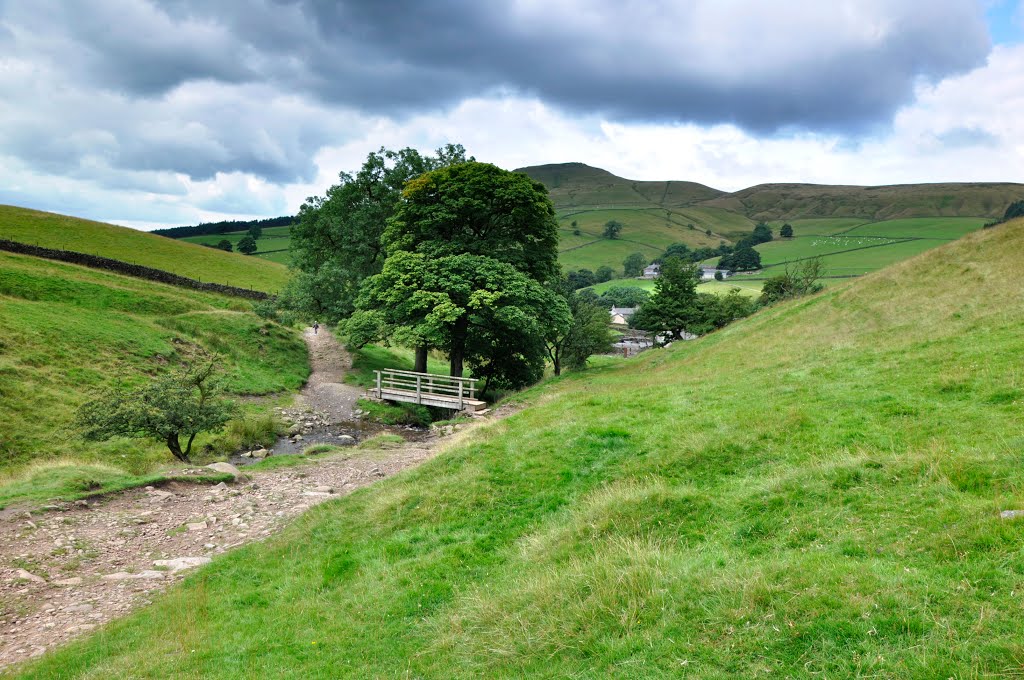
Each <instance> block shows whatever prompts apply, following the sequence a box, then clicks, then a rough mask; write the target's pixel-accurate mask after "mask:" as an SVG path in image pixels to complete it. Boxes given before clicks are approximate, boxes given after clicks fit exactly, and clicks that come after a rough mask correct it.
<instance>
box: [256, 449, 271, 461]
mask: <svg viewBox="0 0 1024 680" xmlns="http://www.w3.org/2000/svg"><path fill="white" fill-rule="evenodd" d="M269 455H270V451H267V450H266V449H256V450H255V451H253V452H252V457H253V458H255V459H256V460H263V459H264V458H266V457H267V456H269Z"/></svg>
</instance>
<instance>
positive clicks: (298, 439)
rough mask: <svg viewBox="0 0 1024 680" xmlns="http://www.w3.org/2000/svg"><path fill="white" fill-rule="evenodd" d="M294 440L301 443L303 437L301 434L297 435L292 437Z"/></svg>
mask: <svg viewBox="0 0 1024 680" xmlns="http://www.w3.org/2000/svg"><path fill="white" fill-rule="evenodd" d="M292 439H294V440H295V441H297V442H301V441H302V435H301V434H297V435H295V436H294V437H292Z"/></svg>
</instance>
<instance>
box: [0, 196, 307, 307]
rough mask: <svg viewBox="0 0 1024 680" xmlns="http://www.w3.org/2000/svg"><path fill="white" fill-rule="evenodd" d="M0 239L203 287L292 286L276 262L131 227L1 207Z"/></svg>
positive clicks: (270, 288)
mask: <svg viewBox="0 0 1024 680" xmlns="http://www.w3.org/2000/svg"><path fill="white" fill-rule="evenodd" d="M268 231H269V230H268ZM0 238H5V239H8V240H11V241H19V242H21V243H30V244H32V245H38V246H43V247H46V248H58V249H64V250H74V251H77V252H82V253H88V254H90V255H101V256H103V257H109V258H113V259H115V260H123V261H125V262H133V263H135V264H140V265H144V266H146V267H154V268H156V269H163V270H165V271H169V272H173V273H175V274H179V275H181V276H187V277H189V278H193V279H199V280H201V281H207V282H214V283H225V284H228V285H232V286H237V287H240V288H254V289H256V290H263V291H267V292H276V291H278V290H280V289H281V287H282V286H284V284H285V282H286V281H287V280H288V270H287V269H286V268H285V267H283V266H281V265H280V264H277V263H274V262H267V261H264V260H262V259H258V258H257V259H253V258H251V257H247V256H245V255H240V254H237V253H225V252H224V251H220V250H214V249H212V248H205V247H201V246H197V245H195V244H189V243H185V242H183V241H175V240H173V239H169V238H164V237H163V236H156V235H154V234H147V233H145V232H142V231H137V230H135V229H128V228H126V227H117V226H114V225H112V224H104V223H102V222H92V221H90V220H83V219H79V218H77V217H68V216H65V215H57V214H55V213H48V212H41V211H38V210H29V209H27V208H17V207H14V206H9V205H0Z"/></svg>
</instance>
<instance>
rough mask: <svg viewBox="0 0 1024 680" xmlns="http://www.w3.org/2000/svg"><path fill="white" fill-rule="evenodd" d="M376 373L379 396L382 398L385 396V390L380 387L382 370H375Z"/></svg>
mask: <svg viewBox="0 0 1024 680" xmlns="http://www.w3.org/2000/svg"><path fill="white" fill-rule="evenodd" d="M374 373H376V374H377V398H378V399H382V398H383V397H384V392H382V391H381V387H380V371H374Z"/></svg>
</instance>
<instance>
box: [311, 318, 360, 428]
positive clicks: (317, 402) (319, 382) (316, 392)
mask: <svg viewBox="0 0 1024 680" xmlns="http://www.w3.org/2000/svg"><path fill="white" fill-rule="evenodd" d="M304 337H305V340H306V347H308V348H309V364H310V368H311V369H312V370H311V373H310V376H309V381H308V382H307V383H306V386H305V387H304V388H303V389H302V393H301V395H300V396H299V399H298V405H299V406H304V407H306V408H311V409H313V410H315V411H319V412H321V413H324V414H326V415H327V417H328V418H329V419H330V422H332V423H344V422H350V421H352V420H355V415H354V414H353V411H354V410H355V408H356V400H357V399H359V398H360V397H363V396H364V395H365V394H366V390H364V389H363V388H361V387H354V386H352V385H346V384H344V383H343V382H342V380H343V379H344V377H345V372H346V371H347V370H348V369H350V368H352V357H351V356H350V355H349V353H348V352H347V351H345V348H344V347H342V345H341V343H340V342H338V341H337V339H335V337H334V335H333V334H332V333H330V332H328V331H327V330H326V329H324V328H321V329H320V331H319V332H317V333H314V332H313V329H312V328H307V329H306V332H305V334H304Z"/></svg>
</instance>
